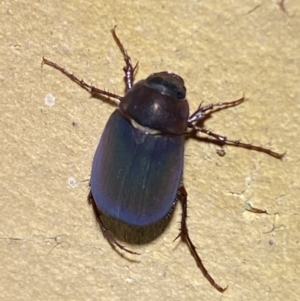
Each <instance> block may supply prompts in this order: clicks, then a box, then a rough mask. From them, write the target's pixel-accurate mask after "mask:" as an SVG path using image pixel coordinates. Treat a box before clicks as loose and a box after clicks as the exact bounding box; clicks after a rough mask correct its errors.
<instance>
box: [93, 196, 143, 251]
mask: <svg viewBox="0 0 300 301" xmlns="http://www.w3.org/2000/svg"><path fill="white" fill-rule="evenodd" d="M88 202H89V204H90V205H92V207H93V211H94V215H95V218H96V220H97V222H98V224H99V226H100V229H101V231H102V233H103V236H104V237H105V238H106V239H107V240H108V242H109V243H110V245H111V246H112V247H114V248H115V247H116V246H117V247H118V248H120V249H121V250H123V251H126V252H128V253H130V254H135V255H139V253H137V252H134V251H131V250H129V249H127V248H126V247H124V246H123V245H121V244H120V243H118V242H117V241H116V239H115V238H114V236H113V234H112V232H111V231H110V230H109V229H108V228H106V227H105V225H104V223H103V221H102V219H101V215H102V214H103V213H102V212H101V211H100V210H99V209H98V207H97V205H96V203H95V201H94V197H93V195H92V191H90V193H89V195H88Z"/></svg>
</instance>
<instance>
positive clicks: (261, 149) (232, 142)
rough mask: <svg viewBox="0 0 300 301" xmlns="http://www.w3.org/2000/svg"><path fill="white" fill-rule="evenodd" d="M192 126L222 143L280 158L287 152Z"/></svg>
mask: <svg viewBox="0 0 300 301" xmlns="http://www.w3.org/2000/svg"><path fill="white" fill-rule="evenodd" d="M191 127H192V128H193V129H194V130H195V131H197V132H202V133H204V134H206V135H208V136H210V137H213V138H214V139H215V140H217V141H220V142H221V143H222V144H228V145H233V146H237V147H243V148H247V149H251V150H256V151H259V152H263V153H266V154H268V155H270V156H273V157H275V158H278V159H282V158H283V157H284V155H285V153H286V152H284V153H282V154H279V153H277V152H274V151H272V150H271V149H269V148H265V147H261V146H257V145H253V144H251V143H244V142H241V141H240V140H231V139H228V138H227V137H226V136H222V135H219V134H216V133H214V132H212V131H210V130H207V129H205V128H203V127H199V126H196V125H194V124H192V125H191Z"/></svg>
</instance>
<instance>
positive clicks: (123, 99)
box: [42, 29, 284, 292]
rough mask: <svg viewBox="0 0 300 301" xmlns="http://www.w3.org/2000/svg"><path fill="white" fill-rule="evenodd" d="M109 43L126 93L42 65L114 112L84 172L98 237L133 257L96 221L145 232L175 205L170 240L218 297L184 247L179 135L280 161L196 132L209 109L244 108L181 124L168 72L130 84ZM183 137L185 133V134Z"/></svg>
mask: <svg viewBox="0 0 300 301" xmlns="http://www.w3.org/2000/svg"><path fill="white" fill-rule="evenodd" d="M112 35H113V37H114V39H115V41H116V43H117V45H118V46H119V48H120V50H121V52H122V54H123V56H124V60H125V64H126V65H125V67H124V69H123V70H124V72H125V77H124V80H125V84H126V93H125V95H124V96H119V95H116V94H113V93H110V92H107V91H104V90H102V89H98V88H95V87H93V86H90V85H88V84H86V83H85V82H84V81H83V80H80V79H79V78H78V77H76V76H74V75H73V74H72V73H70V72H68V71H66V70H65V69H64V68H62V67H61V66H59V65H57V64H56V63H54V62H52V61H49V60H47V59H46V58H43V62H42V63H44V64H47V65H50V66H52V67H54V68H56V69H58V70H59V71H61V72H62V73H63V74H65V75H67V76H68V77H69V78H70V79H71V80H73V81H75V82H76V83H77V84H79V85H80V86H81V87H83V88H84V89H86V90H87V91H88V92H90V93H91V94H93V95H94V94H99V95H102V96H105V97H109V98H112V99H115V100H116V101H117V102H118V108H117V109H116V110H115V111H114V113H113V114H112V115H111V116H110V118H109V120H108V122H107V124H106V127H105V129H104V132H103V134H102V137H101V140H100V143H99V145H98V147H97V150H96V154H95V157H94V160H93V165H92V174H91V180H90V186H91V190H90V194H89V198H88V199H89V202H90V204H91V205H92V206H93V209H94V212H95V215H96V217H97V220H98V222H99V224H100V227H101V229H102V232H103V234H104V236H105V237H106V238H107V239H108V240H109V242H110V243H111V244H113V245H116V246H118V247H119V248H121V249H123V250H125V251H127V252H129V253H133V254H137V253H135V252H133V251H130V250H128V249H127V248H125V247H124V246H122V245H121V244H120V243H118V242H117V241H116V240H115V238H114V237H113V235H112V233H111V232H110V231H109V229H107V227H106V226H105V225H104V223H103V220H102V218H101V216H102V214H105V215H108V216H111V217H114V218H116V219H118V220H120V221H122V222H124V223H126V224H129V225H133V226H138V227H145V226H149V225H151V224H154V223H156V222H158V221H160V220H162V219H163V218H164V217H165V216H167V215H168V213H169V212H170V211H171V210H172V209H173V208H174V206H175V204H176V202H177V201H181V203H182V209H183V210H182V218H181V229H180V233H179V235H178V237H181V239H182V240H183V241H184V242H186V243H187V245H188V247H189V249H190V251H191V253H192V255H193V257H194V258H195V260H196V263H197V265H198V267H199V268H200V269H201V271H202V273H203V275H204V276H205V277H206V278H207V279H208V281H209V282H210V283H211V284H212V285H213V286H214V287H215V288H216V289H217V290H219V291H220V292H224V291H225V290H226V288H227V287H226V288H222V287H221V286H219V285H218V284H217V283H216V282H215V281H214V280H213V278H212V277H211V276H210V275H209V273H208V272H207V270H206V269H205V267H204V265H203V263H202V261H201V259H200V257H199V255H198V253H197V251H196V248H195V246H194V244H193V243H192V241H191V239H190V236H189V232H188V228H187V224H186V219H187V192H186V190H185V188H184V185H183V180H182V178H183V160H184V142H185V138H186V136H187V135H189V134H190V133H191V132H193V133H194V134H195V133H197V132H202V133H205V134H207V135H209V136H210V137H212V138H214V139H215V140H217V141H219V142H220V143H222V144H232V145H235V146H241V147H245V148H248V149H253V150H257V151H261V152H265V153H267V154H269V155H271V156H274V157H276V158H282V157H283V155H284V154H279V153H276V152H273V151H271V150H269V149H266V148H262V147H259V146H254V145H252V144H246V143H242V142H240V141H238V140H237V141H236V140H229V139H227V138H226V137H225V136H221V135H218V134H216V133H213V132H211V131H208V130H206V129H205V128H203V127H200V126H198V125H197V123H199V121H203V120H204V119H205V118H206V117H207V115H208V114H209V113H211V112H212V110H213V109H214V108H216V107H217V108H219V109H220V108H221V109H223V108H227V107H230V106H235V105H238V104H240V103H242V102H243V101H244V97H242V98H241V99H238V100H236V101H231V102H222V103H217V104H209V105H207V106H204V107H201V106H199V108H198V109H197V110H196V112H195V113H193V114H192V115H191V116H190V117H189V105H188V102H187V100H186V89H185V86H184V81H183V79H182V78H181V77H180V76H178V75H176V74H174V73H171V72H159V73H154V74H152V75H150V76H148V77H147V78H146V79H145V80H141V81H139V82H137V83H136V84H133V81H134V75H135V72H136V70H137V64H136V65H135V67H133V66H132V64H131V59H130V57H129V55H128V54H127V52H126V50H125V49H124V47H123V45H122V44H121V42H120V40H119V38H118V37H117V35H116V33H115V29H113V30H112ZM188 129H191V131H188Z"/></svg>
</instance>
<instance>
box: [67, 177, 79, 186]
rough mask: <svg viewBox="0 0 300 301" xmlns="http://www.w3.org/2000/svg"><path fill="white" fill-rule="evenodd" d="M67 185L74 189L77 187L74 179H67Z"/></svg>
mask: <svg viewBox="0 0 300 301" xmlns="http://www.w3.org/2000/svg"><path fill="white" fill-rule="evenodd" d="M68 184H69V186H71V187H72V188H75V187H77V186H78V183H77V181H76V180H75V179H74V178H68Z"/></svg>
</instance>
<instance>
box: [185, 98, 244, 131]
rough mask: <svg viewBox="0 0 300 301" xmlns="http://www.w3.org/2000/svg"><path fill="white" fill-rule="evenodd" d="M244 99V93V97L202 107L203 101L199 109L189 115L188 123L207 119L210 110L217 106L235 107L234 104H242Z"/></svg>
mask: <svg viewBox="0 0 300 301" xmlns="http://www.w3.org/2000/svg"><path fill="white" fill-rule="evenodd" d="M244 100H245V97H244V95H243V97H242V98H240V99H238V100H234V101H224V102H218V103H211V104H208V105H206V106H204V107H201V105H202V103H201V104H200V106H199V107H198V109H197V110H196V111H195V112H194V113H193V114H192V115H191V116H190V117H189V119H188V124H189V126H190V125H191V124H192V123H197V122H198V121H200V120H203V119H205V118H206V117H207V115H208V114H210V113H212V112H209V111H211V110H213V109H214V108H217V109H216V110H223V109H227V108H230V107H234V106H237V105H239V104H241V103H242V102H244ZM216 110H215V111H216Z"/></svg>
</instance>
